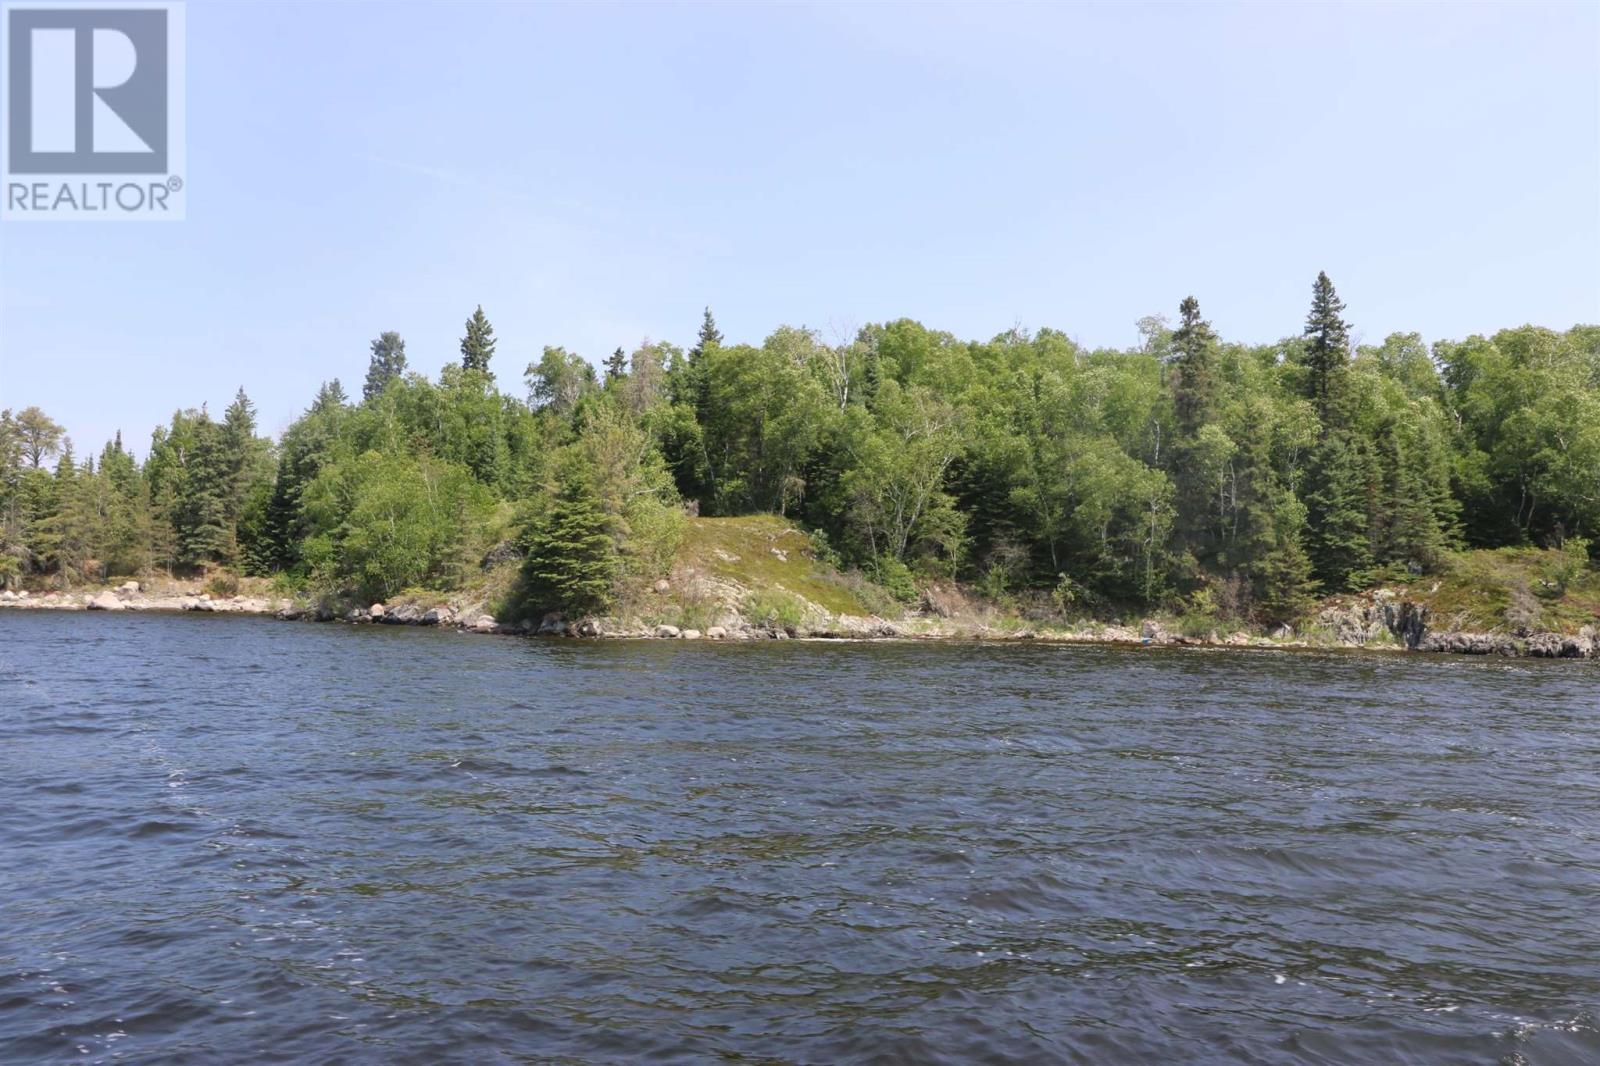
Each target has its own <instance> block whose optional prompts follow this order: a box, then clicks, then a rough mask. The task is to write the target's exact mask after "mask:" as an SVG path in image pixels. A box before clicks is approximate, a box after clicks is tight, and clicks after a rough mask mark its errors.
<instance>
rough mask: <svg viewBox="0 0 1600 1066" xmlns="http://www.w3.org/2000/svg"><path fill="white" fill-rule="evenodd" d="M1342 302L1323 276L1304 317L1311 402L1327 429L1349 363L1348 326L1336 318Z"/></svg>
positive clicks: (1314, 285)
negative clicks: (1315, 406) (1342, 377)
mask: <svg viewBox="0 0 1600 1066" xmlns="http://www.w3.org/2000/svg"><path fill="white" fill-rule="evenodd" d="M1343 311H1344V301H1343V300H1341V299H1339V294H1338V293H1336V292H1334V291H1333V282H1331V281H1329V280H1328V275H1327V274H1326V273H1321V272H1319V273H1318V274H1317V280H1316V283H1315V284H1313V285H1312V287H1311V313H1310V314H1308V315H1307V316H1306V328H1305V337H1306V341H1307V346H1306V369H1307V371H1308V372H1309V374H1308V378H1309V384H1310V390H1311V399H1312V400H1313V401H1314V402H1315V403H1316V405H1317V415H1318V416H1319V417H1320V418H1321V419H1322V421H1323V425H1324V426H1325V427H1327V426H1331V419H1330V417H1329V415H1330V412H1331V411H1332V410H1333V409H1334V403H1335V400H1336V399H1337V393H1338V390H1339V386H1340V383H1341V376H1342V375H1343V373H1344V370H1345V366H1346V364H1347V363H1348V362H1349V360H1350V325H1349V323H1347V322H1345V321H1344V319H1342V318H1340V317H1339V316H1340V314H1341V313H1343Z"/></svg>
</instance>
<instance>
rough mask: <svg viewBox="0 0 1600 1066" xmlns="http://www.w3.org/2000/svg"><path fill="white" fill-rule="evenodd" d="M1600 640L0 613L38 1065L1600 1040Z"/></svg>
mask: <svg viewBox="0 0 1600 1066" xmlns="http://www.w3.org/2000/svg"><path fill="white" fill-rule="evenodd" d="M1597 1008H1600V670H1597V669H1596V668H1595V667H1594V666H1593V665H1590V664H1579V663H1549V662H1536V663H1530V662H1506V661H1492V662H1486V661H1481V660H1467V659H1446V658H1432V657H1428V658H1423V657H1404V658H1402V657H1381V656H1366V657H1361V656H1353V655H1342V656H1341V655H1313V654H1272V653H1259V652H1258V653H1248V652H1225V651H1199V650H1192V651H1183V650H1176V651H1165V650H1138V649H1109V648H1085V647H1028V646H991V647H973V646H951V645H945V646H926V645H924V646H912V645H888V644H878V645H864V644H854V645H830V644H794V643H789V644H782V643H769V644H762V645H743V646H716V645H709V644H683V643H664V642H657V643H627V644H621V643H578V642H556V643H544V642H532V641H522V640H508V639H489V638H482V637H466V636H460V635H456V634H452V633H440V632H430V631H417V630H407V629H401V628H382V627H373V628H361V629H352V628H348V627H343V626H316V625H291V624H286V623H280V622H271V621H265V620H256V619H241V618H225V617H212V618H195V617H192V616H191V617H176V616H171V617H157V616H150V615H147V616H142V617H128V616H112V615H98V616H97V615H84V614H73V615H65V614H52V613H44V612H39V613H20V612H10V613H4V612H0V1063H6V1064H16V1063H32V1062H68V1061H111V1060H119V1061H124V1062H162V1063H167V1062H194V1063H207V1064H210V1063H219V1062H241V1061H257V1062H266V1061H281V1062H296V1063H322V1062H329V1063H332V1062H341V1063H386V1064H387V1063H419V1064H421V1063H440V1062H470V1063H494V1062H619V1061H629V1062H651V1063H664V1062H715V1061H739V1062H806V1063H845V1062H884V1063H890V1062H906V1063H932V1062H1015V1063H1048V1062H1083V1063H1117V1062H1150V1063H1176V1062H1261V1063H1279V1062H1296V1063H1298V1062H1307V1063H1409V1062H1419V1063H1421V1062H1426V1063H1474V1062H1483V1063H1494V1062H1505V1063H1523V1062H1526V1063H1584V1062H1589V1063H1593V1062H1600V1033H1597V1031H1596V1030H1597V1025H1600V1018H1597Z"/></svg>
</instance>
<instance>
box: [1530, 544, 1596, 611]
mask: <svg viewBox="0 0 1600 1066" xmlns="http://www.w3.org/2000/svg"><path fill="white" fill-rule="evenodd" d="M1588 568H1589V542H1588V541H1587V540H1584V539H1583V538H1582V537H1568V538H1567V540H1566V542H1565V543H1563V544H1562V545H1561V547H1559V548H1557V549H1555V550H1554V551H1550V552H1546V553H1545V559H1544V561H1543V563H1542V565H1541V566H1540V567H1539V585H1540V588H1541V589H1542V590H1543V591H1544V593H1545V594H1546V595H1548V596H1551V597H1552V598H1557V599H1559V598H1560V597H1562V596H1565V595H1566V594H1567V590H1568V589H1569V588H1571V587H1572V584H1573V582H1575V581H1577V580H1578V578H1579V577H1581V576H1582V575H1583V573H1584V571H1585V570H1587V569H1588Z"/></svg>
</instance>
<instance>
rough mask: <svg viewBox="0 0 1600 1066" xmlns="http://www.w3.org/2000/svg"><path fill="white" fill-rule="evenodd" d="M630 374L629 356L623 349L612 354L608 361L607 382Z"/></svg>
mask: <svg viewBox="0 0 1600 1066" xmlns="http://www.w3.org/2000/svg"><path fill="white" fill-rule="evenodd" d="M627 372H628V354H627V353H626V352H624V351H623V350H622V349H621V348H618V349H617V350H616V351H614V352H612V353H611V357H610V358H609V359H607V360H606V380H607V381H615V380H617V379H618V378H620V377H622V376H623V375H624V374H626V373H627Z"/></svg>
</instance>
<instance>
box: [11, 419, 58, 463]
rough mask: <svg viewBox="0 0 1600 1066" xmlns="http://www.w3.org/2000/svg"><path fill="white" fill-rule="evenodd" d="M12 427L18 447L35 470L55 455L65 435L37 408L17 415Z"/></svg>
mask: <svg viewBox="0 0 1600 1066" xmlns="http://www.w3.org/2000/svg"><path fill="white" fill-rule="evenodd" d="M13 426H14V429H13V433H14V434H15V435H16V438H17V442H18V446H19V447H20V448H21V449H22V454H23V455H24V456H25V457H26V458H27V460H28V462H29V463H30V464H31V465H32V466H33V468H34V469H35V470H37V469H39V468H40V467H41V466H43V465H44V461H45V460H46V459H48V458H50V457H51V456H52V455H55V454H56V452H57V451H58V450H59V449H60V447H61V439H62V437H63V436H64V435H65V434H66V430H64V429H62V428H61V427H60V426H59V425H57V424H56V423H55V422H54V421H52V420H51V419H50V418H49V416H47V415H46V414H45V413H44V412H43V411H41V410H39V409H38V408H37V407H29V408H27V409H25V410H23V411H22V412H21V413H19V414H18V415H17V416H16V420H15V421H14V423H13Z"/></svg>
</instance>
